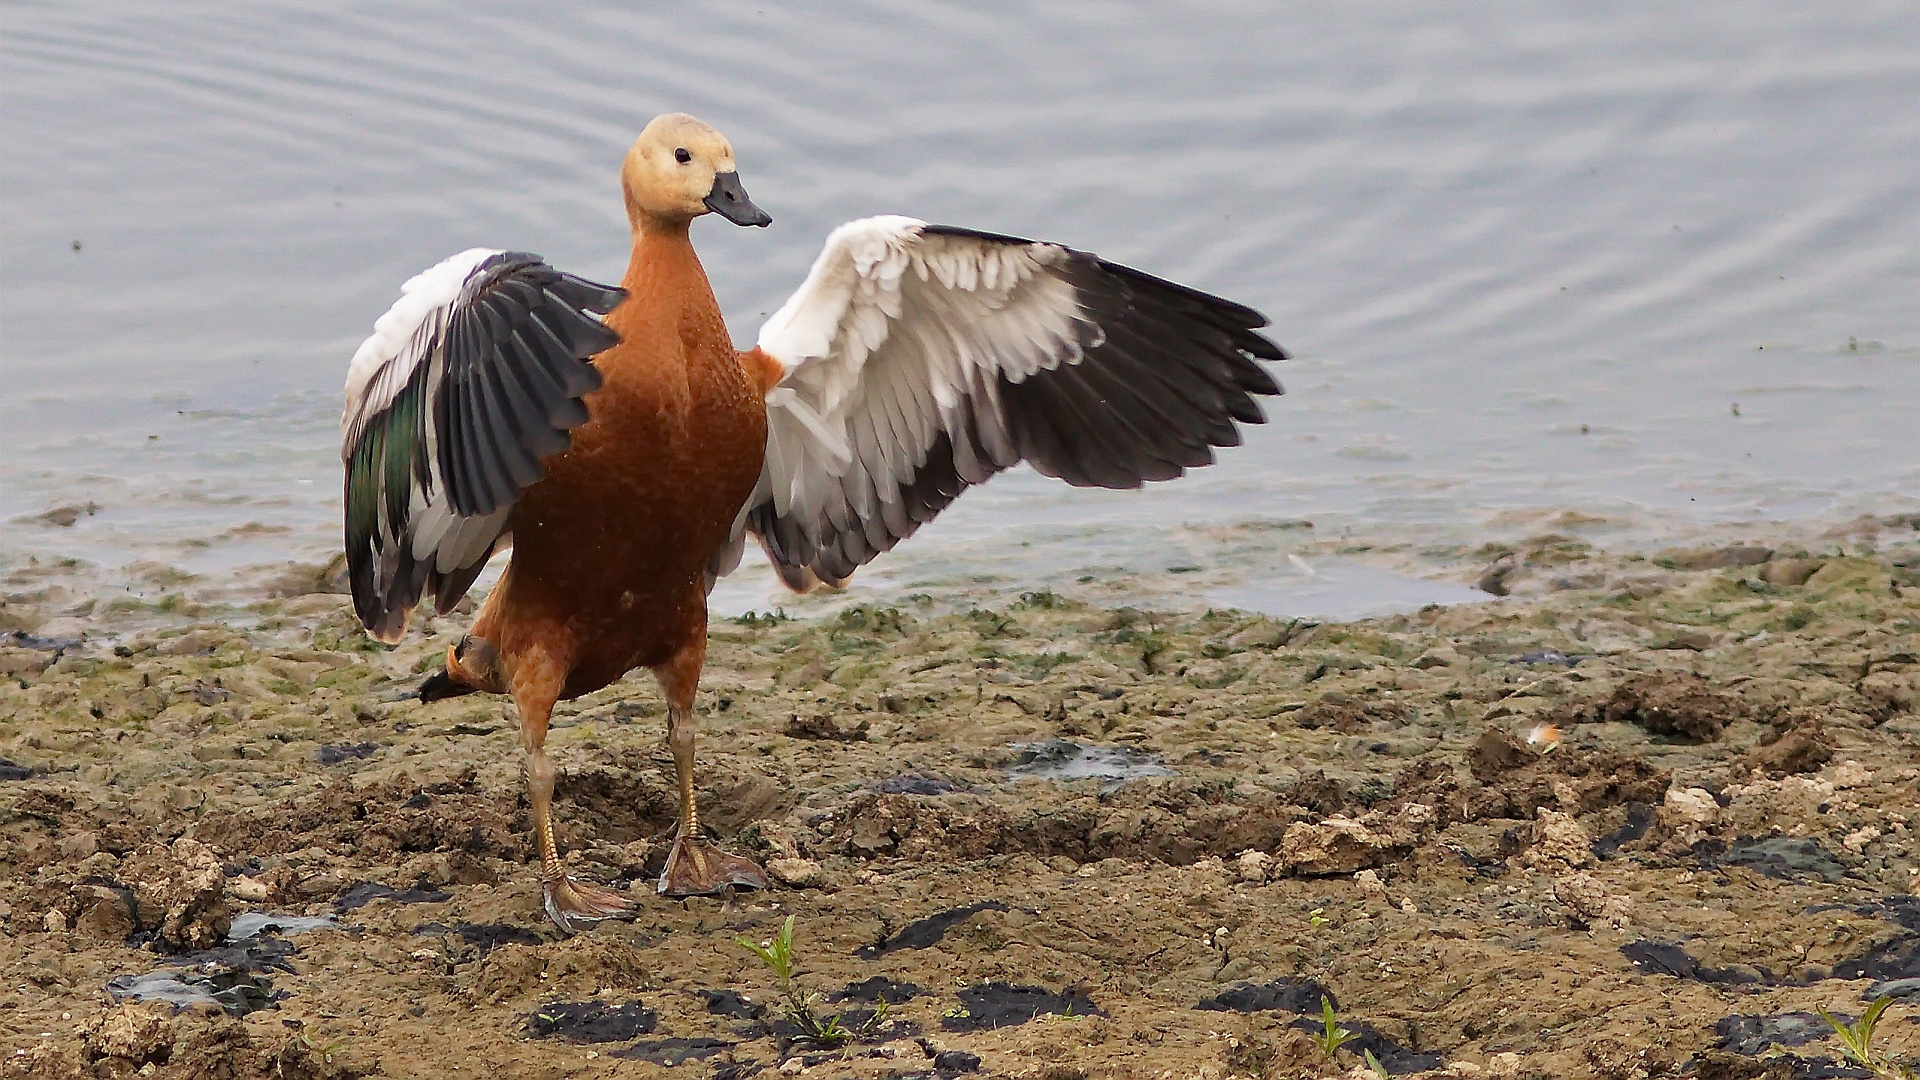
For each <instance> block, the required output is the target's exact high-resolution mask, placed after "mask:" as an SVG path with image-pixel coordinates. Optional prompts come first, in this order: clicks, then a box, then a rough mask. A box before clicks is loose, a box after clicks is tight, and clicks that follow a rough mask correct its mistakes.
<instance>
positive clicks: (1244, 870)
mask: <svg viewBox="0 0 1920 1080" xmlns="http://www.w3.org/2000/svg"><path fill="white" fill-rule="evenodd" d="M1272 865H1273V856H1271V855H1268V854H1267V853H1266V852H1264V851H1258V850H1255V849H1252V848H1249V849H1247V850H1246V851H1243V852H1241V853H1240V857H1239V858H1237V859H1235V860H1234V861H1233V872H1234V874H1235V876H1236V877H1238V878H1239V879H1240V880H1241V881H1244V882H1247V883H1248V884H1252V885H1258V884H1261V883H1262V882H1264V881H1266V880H1267V871H1268V869H1269V868H1271V867H1272Z"/></svg>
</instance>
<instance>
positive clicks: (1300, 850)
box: [1275, 803, 1434, 877]
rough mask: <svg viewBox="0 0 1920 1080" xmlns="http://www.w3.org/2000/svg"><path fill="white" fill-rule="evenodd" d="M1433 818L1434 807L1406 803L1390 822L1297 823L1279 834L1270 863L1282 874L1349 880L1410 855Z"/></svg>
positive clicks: (1381, 818)
mask: <svg viewBox="0 0 1920 1080" xmlns="http://www.w3.org/2000/svg"><path fill="white" fill-rule="evenodd" d="M1433 817H1434V812H1433V807H1431V806H1428V805H1426V804H1424V803H1409V804H1407V805H1406V806H1403V807H1401V808H1400V810H1399V812H1398V813H1396V814H1394V815H1392V816H1388V815H1385V814H1380V813H1371V814H1367V815H1366V816H1365V817H1364V818H1362V819H1361V820H1358V821H1356V820H1354V819H1352V818H1347V817H1340V816H1338V815H1336V816H1334V817H1330V818H1327V819H1326V820H1325V821H1322V822H1320V823H1318V824H1309V823H1307V822H1304V821H1297V822H1294V823H1293V824H1292V825H1289V826H1287V831H1286V832H1284V833H1282V834H1281V836H1280V849H1279V851H1277V852H1276V853H1275V857H1276V859H1277V861H1278V866H1279V869H1280V870H1281V871H1282V872H1284V873H1290V874H1302V875H1306V876H1309V877H1323V876H1331V875H1335V874H1352V873H1355V872H1358V871H1360V870H1365V869H1367V868H1369V867H1374V866H1380V865H1382V864H1383V863H1386V862H1387V861H1389V860H1391V859H1394V858H1398V857H1400V856H1402V855H1405V854H1406V853H1407V852H1409V851H1412V850H1413V848H1414V847H1415V846H1416V845H1417V844H1419V842H1420V840H1421V839H1422V838H1423V837H1424V836H1425V835H1426V834H1427V833H1428V832H1429V831H1431V826H1432V824H1433Z"/></svg>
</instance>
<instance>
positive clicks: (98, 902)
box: [73, 885, 138, 944]
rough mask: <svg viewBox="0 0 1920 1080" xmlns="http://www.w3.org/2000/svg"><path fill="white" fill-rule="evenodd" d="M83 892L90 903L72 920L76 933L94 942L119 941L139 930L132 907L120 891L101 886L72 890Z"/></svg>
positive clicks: (115, 942)
mask: <svg viewBox="0 0 1920 1080" xmlns="http://www.w3.org/2000/svg"><path fill="white" fill-rule="evenodd" d="M82 891H84V892H85V893H86V894H87V899H88V900H90V901H91V906H89V907H88V908H87V909H86V910H85V911H84V912H82V913H81V915H80V917H79V918H78V919H76V920H74V924H73V928H74V930H75V931H76V932H78V933H79V934H81V935H83V936H85V937H89V938H92V939H94V940H95V941H103V942H112V943H114V944H118V943H120V942H122V941H125V940H126V939H127V937H128V935H130V934H132V933H133V932H134V930H136V929H138V927H137V925H136V924H135V923H134V919H133V908H132V907H131V906H130V905H128V903H127V898H126V896H124V895H123V894H122V893H121V892H120V891H119V890H117V889H110V888H107V887H106V886H104V885H88V886H84V887H83V888H82V889H76V890H75V892H82Z"/></svg>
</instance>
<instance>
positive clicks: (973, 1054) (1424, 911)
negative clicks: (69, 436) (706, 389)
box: [0, 521, 1920, 1080]
mask: <svg viewBox="0 0 1920 1080" xmlns="http://www.w3.org/2000/svg"><path fill="white" fill-rule="evenodd" d="M1863 537H1864V538H1863ZM1374 554H1375V555H1378V554H1380V553H1374ZM1388 554H1390V553H1388ZM1457 563H1458V568H1457V573H1458V575H1459V579H1460V580H1461V581H1463V582H1464V583H1467V584H1474V583H1478V584H1480V586H1481V587H1482V588H1483V589H1486V590H1488V591H1489V593H1490V594H1491V593H1503V594H1505V595H1504V596H1502V597H1501V598H1500V599H1498V600H1493V599H1491V598H1490V599H1489V602H1487V603H1482V604H1467V605H1460V606H1455V607H1447V608H1439V607H1434V608H1427V609H1423V610H1420V611H1417V612H1412V613H1408V614H1401V615H1394V616H1390V617H1385V618H1378V619H1371V620H1365V621H1361V622H1353V623H1340V624H1332V623H1327V624H1321V623H1315V622H1311V621H1304V620H1278V619H1272V618H1267V617H1263V616H1258V615H1251V614H1247V613H1244V612H1237V611H1224V610H1213V611H1191V612H1154V611H1143V610H1138V609H1134V608H1116V607H1109V606H1102V605H1101V604H1100V603H1098V601H1097V599H1096V600H1094V601H1091V602H1090V601H1089V600H1088V599H1086V598H1075V597H1069V596H1062V595H1056V594H1054V593H1051V592H1028V593H1024V594H1020V593H1008V594H997V595H983V596H979V597H976V598H974V599H973V600H970V601H969V602H967V603H961V604H955V603H949V602H935V601H934V600H932V599H929V598H922V599H915V598H911V597H910V598H908V599H907V600H905V601H904V602H901V603H898V604H896V605H894V606H872V605H866V606H860V605H853V606H846V607H843V608H842V609H841V610H839V611H837V612H834V613H832V614H829V615H825V616H822V617H817V618H808V619H784V618H780V617H777V616H776V617H747V618H742V619H735V620H726V621H717V622H716V624H715V626H714V628H713V641H712V650H711V655H710V660H709V666H708V671H707V676H706V679H705V682H704V684H703V685H704V689H703V691H702V694H701V698H700V708H701V711H702V714H703V731H702V737H701V744H700V762H701V767H702V773H701V777H700V796H701V800H702V808H703V814H704V815H705V817H706V820H707V821H708V822H709V823H710V825H711V827H712V829H713V830H714V832H715V833H716V834H717V835H718V836H719V837H720V838H721V840H722V841H723V842H724V843H726V844H728V845H729V846H731V847H733V848H735V849H737V850H741V851H743V852H747V853H751V854H754V855H756V856H757V857H759V858H761V859H763V860H765V861H766V862H767V863H768V865H769V867H770V868H771V869H772V870H773V872H774V874H775V876H776V877H777V878H778V879H779V880H780V884H779V885H778V886H777V887H776V888H775V889H774V890H773V891H771V892H768V893H764V894H752V893H744V894H741V895H738V896H735V897H732V898H728V899H702V900H693V901H686V902H673V903H669V902H666V901H663V900H660V899H658V898H656V897H655V896H654V895H653V887H652V882H653V879H654V876H655V875H656V874H657V873H658V871H659V867H660V863H661V861H662V859H663V858H664V855H665V852H666V833H667V830H669V829H670V827H671V825H672V819H673V801H672V796H671V791H672V785H671V775H672V772H671V761H670V759H669V758H668V757H667V755H666V752H665V748H664V746H663V745H662V736H663V734H664V730H663V729H664V709H663V707H662V705H661V703H660V700H659V697H658V695H657V693H656V691H655V689H654V687H653V684H652V682H651V679H650V678H648V677H646V676H645V675H644V674H642V675H640V676H637V677H630V678H629V679H628V680H626V681H624V682H622V683H620V684H618V685H616V686H614V687H611V688H609V689H607V690H605V691H602V692H600V693H597V694H594V695H592V696H590V697H587V698H585V699H582V700H580V701H577V702H573V703H570V704H567V705H565V706H563V707H562V709H561V710H560V711H559V713H558V714H557V715H556V717H555V730H554V733H553V735H552V737H551V739H550V741H549V744H548V745H549V748H550V749H551V750H552V751H553V752H554V754H555V757H556V761H557V764H558V765H559V767H560V769H561V779H560V782H559V787H558V792H557V796H558V798H557V811H558V816H559V825H560V833H561V840H562V843H563V845H564V847H565V849H566V850H567V851H568V853H569V855H568V857H569V860H570V861H571V862H572V863H574V865H575V872H576V873H578V874H582V875H587V876H591V877H594V878H597V879H599V880H602V881H607V882H615V883H620V884H621V885H623V886H626V887H629V888H631V889H632V890H633V891H634V893H635V894H636V897H637V899H638V900H639V902H640V910H639V914H638V917H637V918H635V919H634V920H633V921H631V922H619V923H609V924H603V925H601V926H599V927H597V928H595V929H593V930H591V931H590V932H587V933H584V934H581V935H579V936H576V937H573V938H562V937H560V936H559V935H558V934H557V933H556V932H555V930H554V929H553V928H552V926H551V925H550V924H549V923H548V922H547V921H546V919H545V918H544V916H543V915H541V914H540V911H539V901H538V888H537V881H536V876H535V870H534V867H533V866H532V865H531V864H530V862H529V858H530V853H531V848H532V845H531V842H530V841H531V837H530V832H529V827H528V816H527V807H526V802H525V800H524V798H523V797H522V795H521V791H520V785H519V780H518V761H517V757H516V753H515V727H514V719H513V710H512V706H511V704H510V703H508V702H506V701H505V700H503V699H498V698H487V697H480V696H474V697H467V698H461V699H456V700H452V701H446V702H438V703H435V704H432V705H422V704H420V703H419V702H417V701H415V700H413V699H412V697H411V691H412V689H413V688H414V686H415V685H417V683H418V681H419V679H420V678H421V675H422V673H424V672H426V671H427V670H429V669H430V668H431V667H432V666H433V665H434V663H435V661H436V659H437V657H438V656H439V654H440V653H441V652H442V651H443V650H444V649H445V647H446V645H447V644H448V643H449V642H450V641H452V640H454V639H455V638H457V637H458V635H459V633H460V632H461V628H462V617H461V616H458V615H456V616H454V617H449V618H445V619H436V620H432V621H431V622H430V623H428V624H426V625H422V626H418V627H417V628H416V630H415V631H413V632H412V633H411V634H410V636H409V637H408V639H407V640H406V642H405V643H403V644H402V645H401V646H400V647H398V648H396V649H392V650H388V649H384V648H381V647H378V646H376V645H374V644H373V643H372V642H370V641H368V640H367V639H366V638H365V637H364V636H363V635H361V634H360V633H359V632H358V630H357V628H356V624H355V623H354V621H353V618H352V615H351V613H350V611H349V609H348V606H347V603H346V599H345V597H344V596H342V595H340V594H339V592H338V591H337V589H338V588H339V585H338V581H337V577H336V575H335V574H333V573H330V572H329V571H328V570H327V569H326V568H320V567H311V568H300V567H293V568H287V569H285V570H284V571H283V572H280V573H278V574H277V575H276V576H275V577H274V578H273V579H272V580H271V581H270V582H268V583H266V584H262V585H259V586H258V587H253V586H250V587H249V589H250V590H251V591H250V593H249V594H247V595H237V594H236V593H235V591H234V590H233V589H232V588H231V587H226V586H222V587H220V588H216V587H215V586H214V585H213V584H211V583H207V582H203V581H198V580H196V579H191V578H187V577H185V576H181V575H169V574H168V572H166V571H164V570H162V569H159V568H150V569H148V570H144V571H143V570H139V569H138V568H136V569H135V570H134V571H133V572H132V573H133V574H134V575H135V576H139V575H141V574H144V575H145V576H144V578H142V579H141V580H140V581H139V583H138V584H139V587H138V588H137V589H135V588H133V587H132V586H131V585H129V586H128V587H127V588H125V589H123V590H122V594H121V595H120V597H119V598H115V594H113V593H111V591H110V590H106V589H95V590H94V591H93V592H88V593H86V594H85V595H79V594H77V593H76V592H75V586H73V585H72V584H71V582H72V581H73V580H74V574H73V573H72V568H71V567H66V568H62V567H42V566H38V565H31V566H25V567H16V568H15V569H14V570H13V571H11V572H10V573H9V574H8V575H7V576H6V578H5V580H4V582H3V583H0V595H3V597H4V601H3V602H0V757H3V758H4V760H0V1076H8V1077H12V1076H20V1077H122V1076H135V1075H138V1076H157V1077H197V1076H231V1077H268V1076H276V1077H357V1076H477V1075H497V1076H508V1077H521V1076H526V1077H562V1076H654V1075H659V1076H673V1077H702V1078H705V1077H722V1078H738V1077H745V1076H750V1075H755V1074H761V1075H766V1076H779V1075H790V1074H796V1073H797V1074H800V1075H808V1076H822V1077H828V1076H831V1077H838V1076H857V1077H883V1076H945V1077H953V1076H963V1075H971V1074H975V1073H978V1074H981V1075H1000V1076H1022V1077H1034V1078H1046V1080H1077V1078H1083V1077H1085V1078H1092V1077H1135V1076H1139V1077H1147V1076H1175V1077H1218V1078H1224V1077H1228V1076H1256V1077H1323V1076H1339V1077H1345V1076H1348V1075H1349V1074H1350V1073H1352V1072H1353V1070H1355V1069H1356V1068H1359V1069H1361V1070H1362V1071H1361V1072H1360V1073H1358V1074H1357V1075H1362V1076H1372V1075H1375V1073H1374V1072H1372V1071H1371V1070H1370V1069H1369V1068H1368V1066H1367V1065H1366V1064H1365V1055H1366V1054H1371V1055H1372V1057H1373V1059H1374V1060H1375V1061H1377V1062H1378V1063H1379V1065H1380V1068H1381V1069H1382V1070H1383V1071H1384V1072H1386V1073H1387V1074H1389V1075H1396V1076H1417V1075H1426V1076H1463V1077H1465V1076H1482V1077H1581V1076H1592V1077H1604V1078H1630V1077H1679V1076H1695V1077H1702V1078H1749V1077H1768V1078H1775V1077H1827V1076H1834V1077H1840V1076H1853V1075H1867V1074H1865V1073H1861V1072H1858V1071H1849V1070H1848V1068H1847V1067H1846V1066H1845V1065H1844V1063H1842V1062H1841V1061H1840V1050H1839V1045H1838V1043H1837V1042H1836V1041H1835V1040H1834V1039H1832V1038H1831V1037H1829V1035H1828V1032H1827V1029H1826V1026H1825V1025H1824V1023H1823V1022H1821V1021H1819V1020H1818V1018H1817V1017H1816V1016H1814V1010H1815V1009H1816V1008H1825V1009H1828V1010H1831V1011H1834V1012H1837V1013H1841V1014H1844V1015H1846V1016H1848V1017H1851V1016H1857V1015H1858V1014H1859V1013H1860V1012H1861V1011H1862V1009H1863V1008H1864V1007H1865V1001H1866V1000H1867V999H1868V998H1870V997H1871V996H1873V995H1876V994H1891V995H1894V996H1895V997H1896V1002H1895V1004H1894V1005H1893V1006H1892V1007H1891V1008H1890V1009H1889V1010H1888V1012H1887V1013H1886V1015H1885V1018H1884V1019H1883V1020H1882V1022H1881V1025H1880V1029H1879V1036H1878V1038H1879V1042H1880V1043H1881V1044H1882V1045H1883V1046H1885V1047H1886V1048H1887V1049H1888V1050H1889V1051H1890V1052H1892V1053H1893V1054H1894V1055H1895V1056H1896V1057H1897V1056H1901V1055H1904V1056H1905V1057H1907V1058H1908V1059H1913V1058H1915V1057H1920V898H1916V896H1915V894H1916V892H1920V855H1917V853H1916V845H1915V842H1914V836H1915V834H1914V830H1915V828H1916V827H1920V822H1916V821H1915V820H1914V818H1915V817H1916V816H1920V714H1917V713H1916V709H1920V532H1916V531H1915V527H1914V524H1913V523H1912V522H1905V521H1895V522H1883V523H1878V524H1877V525H1876V526H1875V528H1873V529H1872V530H1870V533H1867V534H1863V533H1861V532H1860V531H1859V530H1855V531H1854V532H1851V533H1848V534H1846V535H1838V536H1835V537H1831V538H1828V539H1826V540H1820V539H1817V538H1816V539H1814V540H1811V541H1809V540H1807V539H1806V538H1793V539H1791V540H1789V539H1785V538H1774V539H1773V540H1769V539H1768V538H1766V537H1764V536H1761V537H1759V538H1757V539H1756V538H1754V537H1752V536H1744V537H1742V538H1740V540H1739V542H1732V541H1729V542H1726V543H1719V544H1714V545H1707V546H1701V547H1692V548H1687V549H1675V550H1669V551H1664V552H1656V553H1648V554H1638V553H1612V552H1608V551H1605V550H1601V549H1597V548H1595V547H1592V546H1590V545H1589V544H1588V543H1586V542H1583V541H1581V540H1578V539H1574V538H1571V537H1569V536H1567V535H1561V534H1545V535H1540V536H1536V537H1534V538H1532V539H1530V540H1528V541H1526V542H1524V543H1520V544H1514V545H1509V546H1507V547H1501V548H1496V547H1489V548H1486V549H1477V550H1474V551H1461V552H1458V553H1457ZM96 584H97V582H96ZM789 915H791V916H793V917H794V925H795V931H794V950H795V953H796V955H797V958H798V975H797V976H796V979H797V983H798V985H799V987H800V992H801V993H803V994H817V995H819V999H818V1000H817V1001H815V1002H814V1004H813V1005H812V1008H813V1010H814V1013H815V1014H816V1016H817V1017H819V1018H820V1019H825V1018H827V1017H829V1016H832V1015H835V1014H839V1015H840V1016H841V1023H842V1025H843V1026H844V1027H845V1028H846V1029H847V1030H848V1032H849V1034H850V1037H849V1038H847V1039H845V1040H844V1041H837V1042H836V1041H835V1040H827V1041H826V1043H822V1042H820V1041H818V1040H809V1039H807V1038H805V1037H804V1033H803V1032H801V1031H800V1030H799V1029H798V1028H796V1027H795V1025H794V1024H793V1023H792V1021H791V1020H790V1019H789V1018H788V1017H787V1015H786V1007H785V1005H784V1004H783V1001H782V999H781V998H780V997H779V995H778V994H777V992H776V988H775V985H774V979H773V977H772V975H771V974H770V972H769V971H768V970H767V968H766V967H765V966H764V965H763V964H762V963H761V962H760V961H759V960H757V959H756V958H755V957H754V956H753V955H752V954H751V953H750V952H749V951H748V950H747V949H745V948H743V947H742V946H741V945H740V944H738V943H737V942H736V938H739V937H741V936H746V937H748V938H751V939H753V940H755V941H765V940H770V939H772V938H773V936H774V935H775V934H776V932H777V931H778V929H779V927H780V925H781V924H782V922H783V920H785V919H786V918H787V917H788V916H789ZM1323 999H1324V1000H1325V1002H1326V1004H1327V1005H1328V1006H1329V1007H1332V1008H1334V1009H1335V1010H1336V1013H1337V1016H1338V1018H1339V1020H1338V1022H1339V1024H1340V1025H1341V1026H1343V1027H1344V1028H1345V1029H1347V1030H1348V1031H1350V1032H1352V1033H1353V1034H1354V1036H1355V1038H1354V1040H1353V1041H1350V1042H1348V1043H1347V1044H1346V1046H1345V1047H1344V1048H1342V1049H1340V1050H1339V1051H1338V1052H1337V1053H1336V1055H1335V1057H1334V1059H1332V1060H1328V1059H1327V1058H1326V1056H1325V1055H1324V1053H1323V1052H1322V1050H1321V1049H1320V1048H1319V1047H1318V1046H1316V1045H1315V1042H1314V1039H1313V1038H1312V1032H1316V1031H1318V1030H1319V1029H1320V1027H1321V1012H1322V1000H1323ZM883 1000H884V1001H885V1002H886V1004H885V1006H884V1007H882V1006H880V1004H879V1002H881V1001H883Z"/></svg>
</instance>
